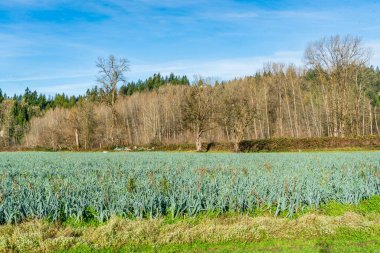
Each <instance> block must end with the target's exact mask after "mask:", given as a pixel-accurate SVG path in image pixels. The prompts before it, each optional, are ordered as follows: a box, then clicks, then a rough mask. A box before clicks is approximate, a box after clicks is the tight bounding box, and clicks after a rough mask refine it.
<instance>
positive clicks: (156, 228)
mask: <svg viewBox="0 0 380 253" xmlns="http://www.w3.org/2000/svg"><path fill="white" fill-rule="evenodd" d="M342 228H349V229H354V230H362V231H377V232H378V231H380V229H379V228H380V216H379V215H375V216H362V215H360V214H356V213H346V214H344V215H342V216H338V217H330V216H323V215H317V214H308V215H304V216H302V217H300V218H298V219H294V220H289V219H286V218H272V217H256V218H252V217H248V216H233V217H218V218H202V220H200V221H199V220H198V221H197V222H194V221H192V220H191V219H183V220H177V221H175V222H174V223H172V224H168V222H167V220H165V219H154V220H137V221H132V220H127V219H121V218H116V217H115V218H112V219H111V220H110V221H108V222H107V223H105V224H102V225H100V226H97V227H89V226H87V227H79V228H76V227H72V226H63V225H61V224H58V223H48V222H44V221H40V220H32V221H27V222H24V223H21V224H18V225H3V226H0V252H51V251H54V250H62V249H69V248H72V247H75V246H78V245H88V246H90V247H93V248H99V249H101V248H119V247H122V246H124V245H167V244H182V243H192V242H204V243H220V242H228V241H239V242H255V241H262V240H267V239H300V238H305V239H312V238H318V237H321V236H325V235H334V234H335V233H336V232H337V231H338V230H339V229H342ZM379 236H380V235H379Z"/></svg>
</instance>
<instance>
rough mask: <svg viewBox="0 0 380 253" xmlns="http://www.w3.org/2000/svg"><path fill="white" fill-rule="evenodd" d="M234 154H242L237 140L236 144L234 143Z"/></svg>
mask: <svg viewBox="0 0 380 253" xmlns="http://www.w3.org/2000/svg"><path fill="white" fill-rule="evenodd" d="M234 152H236V153H239V152H240V145H239V140H238V139H235V142H234Z"/></svg>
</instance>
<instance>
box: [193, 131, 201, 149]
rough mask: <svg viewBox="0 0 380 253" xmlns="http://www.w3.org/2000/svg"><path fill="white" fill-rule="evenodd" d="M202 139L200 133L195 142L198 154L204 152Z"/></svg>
mask: <svg viewBox="0 0 380 253" xmlns="http://www.w3.org/2000/svg"><path fill="white" fill-rule="evenodd" d="M201 137H202V134H201V133H198V134H197V139H196V141H195V148H196V151H197V152H200V151H202V138H201Z"/></svg>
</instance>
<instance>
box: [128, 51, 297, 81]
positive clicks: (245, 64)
mask: <svg viewBox="0 0 380 253" xmlns="http://www.w3.org/2000/svg"><path fill="white" fill-rule="evenodd" d="M301 60H302V51H281V52H277V53H275V54H273V55H271V56H258V57H247V58H229V59H215V60H192V61H186V60H184V61H172V62H166V63H154V64H141V65H135V66H133V65H132V70H131V72H130V73H129V76H130V79H133V80H135V79H138V78H142V77H147V76H149V75H151V74H153V73H157V72H160V73H162V74H164V75H168V74H170V73H171V72H173V73H174V74H180V75H187V76H188V77H190V78H191V77H192V76H193V75H201V76H204V77H213V78H216V79H220V80H228V79H233V78H235V77H244V76H247V75H254V74H255V73H256V71H259V70H261V69H262V68H263V65H264V64H265V63H268V62H282V63H286V64H289V63H294V64H296V65H300V64H301Z"/></svg>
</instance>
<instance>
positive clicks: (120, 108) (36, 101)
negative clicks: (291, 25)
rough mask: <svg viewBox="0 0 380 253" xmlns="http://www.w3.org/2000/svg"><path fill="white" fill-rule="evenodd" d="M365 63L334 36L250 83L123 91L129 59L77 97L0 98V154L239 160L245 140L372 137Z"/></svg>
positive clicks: (174, 81)
mask: <svg viewBox="0 0 380 253" xmlns="http://www.w3.org/2000/svg"><path fill="white" fill-rule="evenodd" d="M370 57H371V51H370V49H368V48H365V47H364V46H363V45H362V42H361V40H360V39H359V38H357V37H353V36H349V35H347V36H343V37H341V36H338V35H337V36H331V37H325V38H322V39H320V40H318V41H316V42H313V43H310V44H309V46H308V47H307V49H306V50H305V55H304V60H305V63H306V64H305V66H303V67H296V66H295V65H292V64H289V65H285V64H281V63H268V64H266V65H265V66H264V68H263V69H262V70H261V71H258V72H257V73H255V75H253V76H247V77H244V78H238V79H234V80H230V81H225V82H220V83H219V82H216V83H212V82H211V81H210V80H208V79H204V78H195V80H194V81H193V82H192V83H191V84H190V82H189V79H188V78H187V77H186V76H175V75H174V74H171V75H170V76H166V77H164V76H161V75H160V74H155V75H153V76H152V77H150V78H148V79H146V80H145V81H138V82H129V83H127V82H126V81H125V74H126V73H127V71H128V70H129V63H128V61H127V60H125V59H117V58H115V57H114V56H110V57H109V58H107V59H102V58H100V59H98V62H97V67H98V69H99V73H98V83H99V86H96V87H94V88H92V89H89V90H88V91H87V92H86V94H85V95H83V96H78V97H73V98H69V97H67V96H64V95H63V96H62V95H57V96H55V97H54V98H50V99H46V98H45V99H44V98H43V97H44V96H43V95H39V96H37V93H36V92H30V91H29V90H27V91H25V94H24V95H23V96H19V97H17V96H15V97H13V98H9V97H7V96H4V95H1V96H0V120H1V124H0V145H2V146H3V147H7V146H10V145H16V144H18V145H24V146H26V147H46V148H52V149H93V148H104V147H115V146H134V145H148V144H149V145H162V144H182V143H195V146H196V149H197V150H200V149H201V144H202V142H233V143H234V146H235V150H236V151H239V143H240V142H241V141H242V140H245V139H264V138H273V137H294V138H299V137H325V136H329V137H348V136H365V135H379V134H380V132H379V124H380V119H379V117H380V115H379V113H380V109H379V107H380V96H379V95H380V71H379V69H378V68H374V67H372V66H369V61H370ZM0 94H2V93H0ZM16 108H17V109H16ZM24 108H25V109H24Z"/></svg>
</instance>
